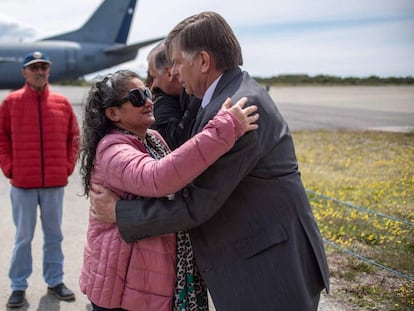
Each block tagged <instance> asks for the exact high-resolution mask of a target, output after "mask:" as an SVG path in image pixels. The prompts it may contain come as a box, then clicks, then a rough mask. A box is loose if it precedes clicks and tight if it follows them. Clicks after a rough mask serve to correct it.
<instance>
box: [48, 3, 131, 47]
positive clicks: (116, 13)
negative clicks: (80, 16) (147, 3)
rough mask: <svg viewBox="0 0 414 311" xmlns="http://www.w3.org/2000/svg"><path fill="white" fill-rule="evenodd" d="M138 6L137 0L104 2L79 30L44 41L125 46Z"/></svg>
mask: <svg viewBox="0 0 414 311" xmlns="http://www.w3.org/2000/svg"><path fill="white" fill-rule="evenodd" d="M136 4H137V0H104V1H103V3H102V4H101V5H100V6H99V7H98V8H97V9H96V11H95V12H94V13H93V14H92V16H91V17H90V18H89V19H88V20H87V21H86V23H85V24H84V25H83V26H82V27H81V28H79V29H78V30H75V31H72V32H67V33H64V34H61V35H56V36H52V37H48V38H45V39H43V40H64V41H77V42H89V43H92V42H96V43H107V44H125V43H126V41H127V39H128V34H129V29H130V26H131V22H132V18H133V16H134V11H135V6H136ZM43 40H42V41H43Z"/></svg>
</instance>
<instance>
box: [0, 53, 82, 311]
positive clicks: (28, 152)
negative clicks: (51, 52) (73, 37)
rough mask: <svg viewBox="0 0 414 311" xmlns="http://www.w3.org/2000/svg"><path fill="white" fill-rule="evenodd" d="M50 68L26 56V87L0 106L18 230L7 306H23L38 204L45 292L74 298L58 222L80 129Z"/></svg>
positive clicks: (0, 136) (0, 160)
mask: <svg viewBox="0 0 414 311" xmlns="http://www.w3.org/2000/svg"><path fill="white" fill-rule="evenodd" d="M50 66H51V61H50V60H49V58H48V57H47V56H46V55H44V54H43V53H41V52H39V51H35V52H32V53H30V54H28V55H27V56H26V58H25V59H24V63H23V68H22V75H23V76H24V78H25V80H26V83H25V86H24V87H23V88H21V89H19V90H16V91H14V92H11V93H10V94H9V95H8V96H7V97H6V98H5V99H4V101H3V103H2V104H1V106H0V167H1V169H2V171H3V173H4V175H5V176H6V177H7V178H9V179H10V183H11V191H10V197H11V203H12V215H13V221H14V224H15V226H16V236H15V244H14V248H13V254H12V258H11V265H10V270H9V277H10V280H11V289H12V294H11V296H10V298H9V300H8V303H7V306H8V307H10V308H13V307H21V306H22V305H23V304H24V300H25V290H26V288H27V287H28V283H27V279H28V277H29V276H30V275H31V273H32V254H31V242H32V239H33V235H34V231H35V226H36V218H37V207H38V206H39V208H40V218H41V221H42V229H43V235H44V246H43V278H44V280H45V282H46V284H47V286H48V293H49V294H51V295H54V296H56V297H57V298H59V299H61V300H74V299H75V295H74V294H73V292H72V291H71V290H70V289H68V288H67V287H66V286H65V285H64V283H63V253H62V240H63V234H62V230H61V224H62V207H63V192H64V186H66V185H67V183H68V177H69V176H70V175H71V174H72V172H73V170H74V168H75V164H76V158H77V153H78V148H79V127H78V123H77V120H76V116H75V114H74V112H73V109H72V106H71V104H70V103H69V101H68V99H67V98H65V97H63V96H62V95H59V94H56V93H53V92H52V91H50V89H49V85H48V78H49V73H50Z"/></svg>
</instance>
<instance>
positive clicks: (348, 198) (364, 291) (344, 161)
mask: <svg viewBox="0 0 414 311" xmlns="http://www.w3.org/2000/svg"><path fill="white" fill-rule="evenodd" d="M293 137H294V140H295V146H296V153H297V156H298V161H299V167H300V170H301V172H302V177H303V182H304V184H305V187H306V189H307V190H311V191H314V192H316V194H315V193H313V192H310V193H309V197H310V199H311V202H312V206H313V207H314V213H315V216H316V218H317V220H318V223H319V226H320V229H321V233H322V236H323V238H324V239H326V240H329V241H332V242H334V243H335V244H336V245H338V246H339V248H342V249H347V250H351V251H352V252H355V253H357V254H359V255H361V256H364V257H366V258H368V259H369V260H372V261H374V262H376V263H379V264H381V265H383V266H386V267H389V268H391V269H393V270H396V271H398V272H401V273H403V274H404V275H409V276H414V227H413V226H411V225H410V224H408V225H407V224H406V223H403V222H400V221H398V219H402V220H405V221H408V222H409V223H414V133H389V132H374V131H303V132H294V133H293ZM318 194H322V195H324V196H326V197H328V198H335V199H338V200H340V201H343V202H346V203H348V204H349V205H350V206H355V207H357V208H352V207H351V208H350V207H348V206H347V205H343V204H340V203H338V202H336V201H332V200H330V199H327V198H326V197H321V196H320V195H318ZM359 207H363V208H364V209H368V210H369V212H368V213H367V212H366V211H364V210H363V209H362V210H361V209H358V208H359ZM378 214H380V215H383V214H385V215H389V216H391V218H392V219H389V218H384V217H381V216H378ZM393 218H395V219H396V220H394V219H393ZM326 249H327V253H328V260H329V264H330V271H331V277H332V279H334V286H333V287H334V293H333V294H334V295H343V296H344V297H347V298H346V299H347V300H349V299H351V300H352V301H347V303H348V304H349V303H351V304H352V305H354V306H355V307H356V308H357V309H358V310H413V308H414V282H413V281H410V280H407V279H404V278H401V277H398V276H395V275H394V274H392V273H389V272H387V271H386V270H384V269H379V268H377V267H376V266H375V265H372V264H370V263H366V262H365V261H362V260H360V259H356V258H354V257H352V256H350V255H349V254H346V253H344V252H340V251H338V250H337V249H336V248H332V247H330V246H329V245H327V247H326ZM344 299H345V298H344ZM357 309H355V310H357Z"/></svg>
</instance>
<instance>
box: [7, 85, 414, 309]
mask: <svg viewBox="0 0 414 311" xmlns="http://www.w3.org/2000/svg"><path fill="white" fill-rule="evenodd" d="M53 88H54V89H56V90H57V91H59V92H61V93H64V94H65V95H67V96H68V97H69V98H70V99H71V101H72V102H73V103H74V104H75V105H74V106H75V108H76V111H77V113H78V116H79V120H80V118H81V115H80V105H79V103H80V102H81V101H82V100H83V98H84V97H85V96H86V89H84V88H72V87H53ZM270 92H271V95H272V96H274V98H275V99H276V102H277V103H278V106H279V108H280V110H281V111H282V112H283V113H284V114H285V117H286V119H287V120H288V122H289V123H290V126H291V128H292V129H293V130H297V129H313V128H329V129H334V128H337V127H341V128H355V129H358V128H367V127H388V129H390V128H400V129H401V128H405V127H414V87H402V88H401V87H386V88H301V87H297V88H275V89H272V90H271V91H270ZM6 94H7V92H6V91H0V100H2V99H3V98H4V96H5V95H6ZM77 172H78V170H76V171H75V174H74V175H73V176H72V177H71V178H70V183H69V185H68V187H67V188H66V192H65V201H64V217H63V231H64V236H65V240H64V242H63V248H64V254H65V279H64V281H65V283H66V284H67V286H68V287H69V288H71V289H72V290H74V291H75V293H76V297H77V299H76V301H75V302H69V303H68V302H60V301H58V300H56V299H55V298H54V297H50V296H49V295H47V294H46V285H45V284H44V282H43V279H42V274H41V258H42V233H41V230H40V224H39V225H38V226H37V229H36V233H35V239H34V241H33V245H32V248H33V274H32V276H31V277H30V279H29V288H28V290H27V303H26V305H25V306H24V307H22V308H20V309H19V310H31V311H32V310H33V311H34V310H37V311H73V310H80V311H84V310H91V308H90V305H89V302H88V300H87V299H86V298H85V297H84V296H83V295H82V294H81V293H80V291H79V286H78V275H79V270H80V266H81V261H82V247H83V241H84V237H85V231H86V226H87V217H88V213H87V210H88V203H87V201H86V199H85V198H84V197H82V196H79V194H80V193H81V186H80V185H81V182H80V177H79V174H78V173H77ZM0 216H1V217H0V228H1V231H0V232H1V238H0V250H1V256H0V310H7V308H6V307H5V304H6V301H7V298H8V296H9V294H10V289H9V280H8V277H7V273H8V268H9V260H10V254H11V251H12V247H13V237H14V226H13V223H12V218H11V207H10V200H9V184H8V181H7V180H6V179H5V178H4V177H2V176H0ZM328 310H329V311H335V310H336V311H338V310H347V308H346V306H342V305H339V304H338V303H336V302H335V297H325V296H323V297H322V300H321V305H320V308H319V311H328Z"/></svg>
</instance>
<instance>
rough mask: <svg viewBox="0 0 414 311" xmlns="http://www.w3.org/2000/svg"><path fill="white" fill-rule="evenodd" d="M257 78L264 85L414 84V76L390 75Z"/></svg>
mask: <svg viewBox="0 0 414 311" xmlns="http://www.w3.org/2000/svg"><path fill="white" fill-rule="evenodd" d="M255 79H256V80H257V81H258V82H259V83H260V84H263V85H268V86H273V85H364V86H378V85H412V84H414V77H411V76H410V77H388V78H380V77H377V76H370V77H367V78H357V77H344V78H342V77H337V76H329V75H317V76H312V77H311V76H308V75H306V74H297V75H296V74H286V75H279V76H274V77H271V78H260V77H255Z"/></svg>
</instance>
